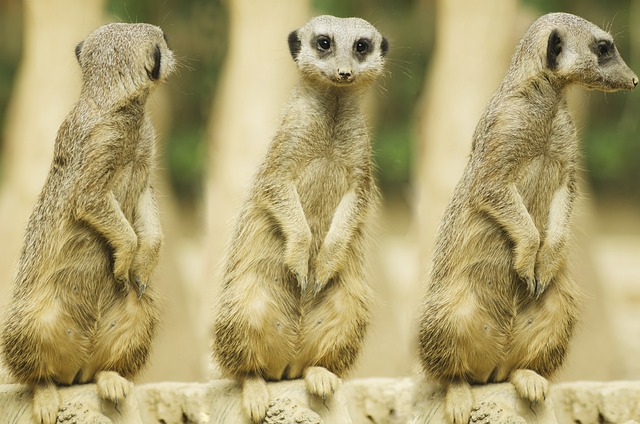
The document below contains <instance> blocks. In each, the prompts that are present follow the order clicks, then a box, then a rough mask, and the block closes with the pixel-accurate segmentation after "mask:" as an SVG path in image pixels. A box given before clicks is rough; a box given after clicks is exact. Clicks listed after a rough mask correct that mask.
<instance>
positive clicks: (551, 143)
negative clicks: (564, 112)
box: [516, 116, 578, 223]
mask: <svg viewBox="0 0 640 424" xmlns="http://www.w3.org/2000/svg"><path fill="white" fill-rule="evenodd" d="M565 118H566V117H565V116H562V117H560V118H559V119H555V120H554V122H553V124H552V126H551V130H550V131H549V132H548V133H546V134H544V135H543V137H544V139H542V140H541V141H540V145H541V146H542V147H541V149H540V152H539V154H538V155H536V156H535V157H533V158H532V159H531V160H529V161H527V162H526V163H525V164H524V165H523V167H522V168H521V170H520V173H519V177H518V180H517V183H516V184H517V187H518V191H519V192H520V194H521V196H522V199H523V201H524V203H525V205H526V206H527V209H528V210H529V212H530V213H531V215H532V216H533V218H534V221H536V222H537V221H540V222H541V223H542V222H544V221H545V219H546V217H547V215H548V211H549V208H550V205H551V201H552V198H553V196H554V194H555V192H556V191H557V190H558V189H559V188H560V187H562V186H564V185H566V184H567V182H568V177H569V176H570V175H571V174H573V173H574V172H575V162H576V156H577V151H578V146H577V139H576V136H575V129H574V127H573V124H572V123H571V122H570V121H567V120H566V119H565Z"/></svg>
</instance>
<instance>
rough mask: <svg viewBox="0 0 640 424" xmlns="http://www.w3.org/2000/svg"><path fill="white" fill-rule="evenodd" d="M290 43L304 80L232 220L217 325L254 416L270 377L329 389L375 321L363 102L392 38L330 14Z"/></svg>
mask: <svg viewBox="0 0 640 424" xmlns="http://www.w3.org/2000/svg"><path fill="white" fill-rule="evenodd" d="M288 42H289V49H290V52H291V55H292V57H293V59H294V60H295V62H296V63H297V66H298V69H299V71H300V78H299V83H298V85H297V87H296V88H295V89H294V91H293V93H292V96H291V99H290V102H289V105H288V107H287V109H286V112H285V115H284V118H283V120H282V124H281V126H280V128H279V130H278V131H277V133H276V135H275V138H274V139H273V141H272V143H271V145H270V147H269V150H268V153H267V155H266V158H265V160H264V162H263V164H262V165H261V167H260V169H259V171H258V173H257V175H256V177H255V179H254V182H253V186H252V188H251V189H250V191H249V194H248V198H247V199H246V201H245V203H244V206H243V208H242V210H241V212H240V215H239V217H238V220H237V223H236V226H235V231H234V234H233V236H232V240H231V243H230V246H229V248H228V252H227V257H226V264H225V266H224V270H223V272H224V280H223V288H222V293H221V295H220V305H219V310H218V313H217V317H216V319H215V322H214V326H213V342H212V350H213V356H214V359H215V360H217V362H218V363H219V365H220V367H221V370H222V371H223V373H224V374H225V375H227V376H229V377H232V378H234V379H236V380H238V381H239V382H241V383H242V384H243V407H244V409H245V412H246V413H247V415H248V416H249V417H250V419H251V420H252V421H254V422H258V421H260V420H261V419H262V418H263V417H264V415H265V412H266V409H267V406H268V403H269V392H268V388H267V385H266V383H265V380H281V379H295V378H300V377H304V378H305V380H306V383H307V387H308V389H309V391H310V393H312V394H314V395H318V396H321V397H323V398H325V397H327V396H330V395H331V394H332V393H333V391H334V390H335V389H336V388H337V386H338V384H339V382H340V380H339V376H343V375H344V374H345V373H346V372H347V371H349V369H350V368H351V366H352V365H353V363H354V361H355V359H356V357H357V355H358V353H359V351H360V348H361V346H362V343H363V337H364V335H365V329H366V328H367V325H368V323H369V319H370V318H369V314H370V312H369V309H370V297H371V294H370V289H369V287H368V285H367V282H366V271H365V267H364V263H365V262H364V261H365V256H366V244H367V239H368V236H369V234H368V233H369V229H368V227H369V223H370V219H371V213H372V209H373V208H374V205H375V204H376V203H377V201H378V197H379V196H378V191H377V188H376V186H375V182H374V176H373V165H372V158H371V147H370V142H369V136H368V133H367V128H366V125H365V119H364V116H363V113H362V111H361V106H360V103H361V101H362V96H363V94H364V90H365V88H367V87H368V86H369V85H370V84H371V83H372V82H373V81H374V80H375V79H376V78H377V77H378V76H379V75H380V74H381V73H382V71H383V66H384V57H385V54H386V52H387V46H388V44H387V41H386V39H385V38H384V37H383V36H382V35H380V33H379V32H378V31H377V30H376V28H374V27H373V26H372V25H371V24H369V23H368V22H367V21H365V20H363V19H359V18H336V17H333V16H319V17H315V18H313V19H311V20H310V21H309V22H307V23H306V24H305V25H304V26H303V27H302V28H300V29H299V30H297V31H293V32H292V33H291V34H290V35H289V38H288Z"/></svg>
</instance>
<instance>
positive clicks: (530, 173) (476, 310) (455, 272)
mask: <svg viewBox="0 0 640 424" xmlns="http://www.w3.org/2000/svg"><path fill="white" fill-rule="evenodd" d="M605 40H606V41H605ZM600 41H601V42H602V43H601V47H602V50H608V51H609V54H604V55H603V56H601V57H598V54H599V53H598V51H599V47H598V42H600ZM607 46H608V47H607ZM637 82H638V79H637V77H636V76H635V75H634V73H633V72H632V71H631V70H630V69H629V68H628V67H627V65H626V64H625V63H624V61H623V60H622V59H621V58H620V56H619V54H618V52H617V50H616V49H615V47H614V45H613V40H612V37H611V36H610V35H609V34H607V33H606V32H604V31H602V30H601V29H599V28H598V27H596V26H595V25H593V24H591V23H590V22H588V21H586V20H584V19H582V18H579V17H577V16H573V15H569V14H564V13H555V14H549V15H545V16H543V17H541V18H540V19H538V20H537V21H536V22H535V23H534V24H533V25H532V26H531V28H530V29H529V30H528V32H527V33H526V34H525V36H524V37H523V39H522V40H521V42H520V44H519V46H518V48H517V49H516V52H515V54H514V56H513V59H512V62H511V66H510V68H509V70H508V71H507V74H506V76H505V78H504V81H503V82H502V84H501V85H500V87H499V88H498V90H497V91H496V93H495V94H494V96H493V98H492V99H491V100H490V102H489V105H488V106H487V108H486V109H485V111H484V114H483V116H482V118H481V119H480V122H479V124H478V126H477V128H476V131H475V134H474V137H473V146H472V152H471V156H470V159H469V163H468V165H467V167H466V169H465V171H464V174H463V176H462V179H461V181H460V182H459V184H458V185H457V187H456V189H455V192H454V194H453V197H452V200H451V202H450V204H449V206H448V209H447V211H446V212H445V214H444V218H443V221H442V223H441V225H440V228H439V229H438V234H437V241H436V249H435V253H434V259H433V269H432V271H431V275H430V278H429V284H428V287H427V293H426V296H425V298H424V303H423V305H422V312H421V322H420V359H421V363H422V365H423V368H424V371H425V372H426V374H427V375H429V376H430V377H432V378H434V379H436V380H437V381H439V382H441V383H443V384H444V385H445V386H447V395H446V400H447V403H446V405H447V415H448V417H449V420H450V421H451V422H455V423H466V422H468V421H469V414H470V410H471V407H472V405H473V397H472V394H471V390H470V387H469V383H487V382H501V381H505V380H508V381H510V382H512V383H513V384H514V386H515V388H516V391H517V392H518V393H519V394H520V396H522V397H523V398H525V399H528V400H530V401H532V402H540V401H543V400H544V399H545V398H546V396H547V394H548V387H549V386H548V382H547V380H546V378H547V377H551V376H552V375H553V373H554V372H555V371H556V370H557V369H558V368H559V367H560V366H561V364H562V362H563V360H564V357H565V353H566V350H567V346H568V343H569V340H570V338H571V336H572V333H573V330H574V327H575V324H576V320H577V316H578V309H579V298H580V292H579V289H578V288H577V286H576V284H575V283H574V281H573V279H572V278H571V276H570V274H569V272H568V270H567V252H568V242H569V237H570V222H571V210H572V207H573V206H572V205H573V201H574V198H575V196H576V178H577V177H576V166H577V162H578V154H579V151H578V150H579V146H578V140H577V136H576V130H575V127H574V124H573V122H572V120H571V117H570V115H569V112H568V110H567V106H566V100H565V93H566V88H567V87H568V86H569V85H571V84H579V85H583V86H586V87H588V88H593V89H598V90H604V91H614V90H620V89H633V88H634V87H635V85H636V84H637Z"/></svg>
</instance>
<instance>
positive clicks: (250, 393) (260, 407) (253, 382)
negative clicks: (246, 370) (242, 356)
mask: <svg viewBox="0 0 640 424" xmlns="http://www.w3.org/2000/svg"><path fill="white" fill-rule="evenodd" d="M269 402H270V395H269V388H268V387H267V382H266V381H264V379H262V378H260V377H252V378H247V379H246V380H244V383H242V407H243V409H244V411H245V414H246V415H247V416H248V417H249V419H250V420H251V422H252V423H259V422H261V421H262V420H263V419H264V417H265V415H266V414H267V409H268V408H269Z"/></svg>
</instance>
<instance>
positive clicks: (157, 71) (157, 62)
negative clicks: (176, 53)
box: [148, 44, 162, 81]
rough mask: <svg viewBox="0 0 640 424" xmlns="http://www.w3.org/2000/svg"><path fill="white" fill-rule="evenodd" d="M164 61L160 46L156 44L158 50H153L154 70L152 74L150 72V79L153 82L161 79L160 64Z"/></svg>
mask: <svg viewBox="0 0 640 424" xmlns="http://www.w3.org/2000/svg"><path fill="white" fill-rule="evenodd" d="M161 59H162V54H161V53H160V46H158V45H157V44H156V48H155V49H154V50H153V61H154V62H153V69H152V70H151V72H148V74H149V78H151V79H152V80H154V81H155V80H157V79H158V78H160V62H161Z"/></svg>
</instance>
